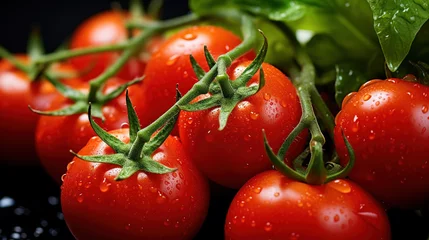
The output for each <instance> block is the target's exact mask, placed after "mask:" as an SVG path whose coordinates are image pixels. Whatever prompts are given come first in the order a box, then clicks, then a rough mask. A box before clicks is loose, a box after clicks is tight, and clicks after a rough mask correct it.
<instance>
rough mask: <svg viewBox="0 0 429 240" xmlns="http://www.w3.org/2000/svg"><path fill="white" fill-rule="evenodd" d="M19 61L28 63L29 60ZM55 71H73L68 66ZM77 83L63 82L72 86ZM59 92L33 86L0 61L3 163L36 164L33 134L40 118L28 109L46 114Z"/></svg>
mask: <svg viewBox="0 0 429 240" xmlns="http://www.w3.org/2000/svg"><path fill="white" fill-rule="evenodd" d="M18 59H19V60H21V61H23V62H27V61H28V58H27V57H26V56H23V55H20V56H18ZM55 68H63V69H70V66H68V65H64V64H63V65H58V67H55ZM76 81H79V80H78V79H69V80H66V81H64V83H66V84H67V85H72V84H73V83H74V82H76ZM58 95H59V94H58V92H57V91H56V90H55V88H54V87H53V86H52V84H50V83H49V82H47V81H42V80H41V81H34V82H31V81H30V79H29V78H28V76H27V75H26V74H25V73H24V72H21V71H19V70H17V69H16V68H15V67H13V65H12V64H10V63H9V62H7V61H5V60H2V61H0V98H1V99H2V100H1V101H0V131H1V132H2V134H3V136H5V137H6V136H7V141H4V142H2V144H1V150H0V159H1V162H2V163H6V164H18V165H28V164H36V163H37V161H36V157H35V156H36V151H35V146H34V132H35V129H36V124H37V120H38V119H39V116H38V115H37V114H35V113H32V112H31V111H30V110H29V108H28V106H29V105H30V106H31V107H33V108H35V109H40V110H45V109H46V108H47V106H48V105H49V102H51V101H52V100H53V99H54V98H55V97H60V96H58Z"/></svg>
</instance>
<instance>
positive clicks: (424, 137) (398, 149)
mask: <svg viewBox="0 0 429 240" xmlns="http://www.w3.org/2000/svg"><path fill="white" fill-rule="evenodd" d="M428 95H429V87H427V86H424V85H421V84H419V83H414V82H407V81H404V80H401V79H387V80H384V81H382V80H373V81H370V82H368V83H366V84H365V85H364V86H363V87H361V89H360V90H359V91H358V92H356V93H352V94H350V95H349V96H347V97H346V98H345V100H344V102H343V106H342V110H341V112H340V113H339V114H338V115H337V117H336V127H335V144H336V149H337V151H338V153H339V156H340V159H341V163H342V164H346V163H347V161H348V156H347V150H346V148H345V145H344V143H343V140H342V139H341V129H343V131H344V133H345V135H346V136H347V139H348V140H349V141H350V143H351V145H352V147H353V149H354V151H355V155H356V163H355V166H354V168H353V170H352V172H351V173H350V178H351V179H352V180H353V181H355V182H356V183H358V184H359V185H360V186H362V187H363V188H365V189H367V190H368V191H369V192H371V193H372V194H373V195H374V196H376V197H377V198H378V199H379V200H381V201H383V202H385V203H387V204H388V205H392V206H396V207H403V208H412V207H417V206H421V205H422V204H424V202H425V201H426V202H427V201H428V200H429V163H428V162H429V156H428V154H427V152H428V149H429V113H428V107H429V96H428Z"/></svg>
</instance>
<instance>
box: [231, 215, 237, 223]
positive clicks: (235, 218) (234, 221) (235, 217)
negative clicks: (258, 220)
mask: <svg viewBox="0 0 429 240" xmlns="http://www.w3.org/2000/svg"><path fill="white" fill-rule="evenodd" d="M237 218H238V216H234V218H233V219H232V223H233V224H236V223H237Z"/></svg>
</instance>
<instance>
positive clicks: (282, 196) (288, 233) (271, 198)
mask: <svg viewBox="0 0 429 240" xmlns="http://www.w3.org/2000/svg"><path fill="white" fill-rule="evenodd" d="M225 239H227V240H235V239H237V240H238V239H272V240H280V239H299V240H313V239H320V240H336V239H338V240H340V239H348V240H362V239H365V240H382V239H384V240H389V239H390V227H389V221H388V218H387V216H386V213H385V212H384V210H383V209H382V208H381V207H380V205H379V204H378V203H377V201H376V200H375V199H373V198H372V197H371V195H370V194H369V193H366V192H365V191H364V190H363V189H362V188H360V187H359V186H358V185H357V184H355V183H353V182H351V181H349V180H343V179H339V180H334V181H332V182H329V183H327V184H324V185H309V184H306V183H302V182H297V181H295V180H291V179H289V178H288V177H286V176H284V175H282V174H281V173H280V172H278V171H275V170H270V171H267V172H263V173H260V174H259V175H256V176H255V177H254V178H252V179H251V180H249V181H248V182H247V183H246V184H245V185H244V186H243V187H242V188H241V189H240V190H239V192H238V193H237V195H236V196H235V198H234V200H233V201H232V203H231V206H230V208H229V210H228V214H227V218H226V222H225Z"/></svg>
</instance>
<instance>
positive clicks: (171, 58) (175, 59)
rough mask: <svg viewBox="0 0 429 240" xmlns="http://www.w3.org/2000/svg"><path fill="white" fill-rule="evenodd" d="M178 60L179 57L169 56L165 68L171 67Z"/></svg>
mask: <svg viewBox="0 0 429 240" xmlns="http://www.w3.org/2000/svg"><path fill="white" fill-rule="evenodd" d="M178 58H179V55H173V56H171V57H170V58H169V59H168V61H167V62H166V64H167V66H171V65H173V64H175V63H176V62H177V59H178Z"/></svg>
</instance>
